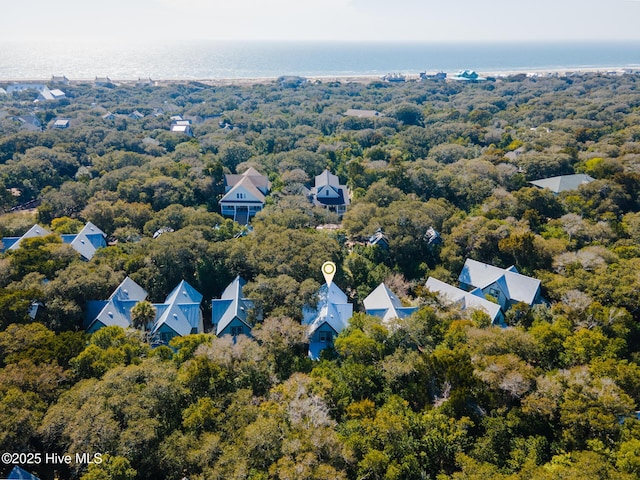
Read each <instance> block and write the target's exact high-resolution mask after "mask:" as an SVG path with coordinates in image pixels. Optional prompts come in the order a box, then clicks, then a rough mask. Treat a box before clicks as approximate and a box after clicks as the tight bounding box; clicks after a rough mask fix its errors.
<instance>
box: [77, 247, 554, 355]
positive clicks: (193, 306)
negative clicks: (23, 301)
mask: <svg viewBox="0 0 640 480" xmlns="http://www.w3.org/2000/svg"><path fill="white" fill-rule="evenodd" d="M245 283H246V282H245V280H243V279H242V278H240V277H236V278H235V279H234V280H233V281H232V282H231V283H230V284H229V285H228V286H227V288H225V290H224V291H223V292H222V295H221V296H220V298H219V299H213V300H212V301H211V307H212V308H211V310H212V313H211V324H212V329H211V332H212V333H214V334H215V335H216V336H224V335H231V336H233V337H237V336H239V335H246V336H251V331H252V328H253V325H254V322H255V319H256V317H257V315H256V312H255V305H254V303H253V301H251V300H250V299H248V298H246V297H245V296H244V294H243V292H242V289H243V287H244V285H245ZM459 285H460V286H459V287H455V286H453V285H448V284H446V283H444V282H441V281H440V280H437V279H435V278H431V277H430V278H429V279H428V280H427V283H426V287H427V288H428V289H429V290H430V291H431V292H433V293H436V294H438V296H439V297H440V299H441V301H442V302H443V303H445V304H453V305H455V306H457V307H459V308H460V309H461V310H480V311H482V312H485V313H486V314H487V315H489V317H490V318H491V322H492V324H493V325H500V326H504V312H506V311H507V310H508V309H509V308H511V307H512V306H513V305H515V304H516V303H520V302H523V303H525V304H527V305H535V304H537V303H544V302H545V300H544V299H543V298H542V296H541V294H540V281H539V280H537V279H535V278H531V277H527V276H525V275H521V274H519V273H518V272H517V270H516V269H515V268H514V267H510V268H507V269H502V268H499V267H495V266H493V265H488V264H485V263H482V262H478V261H475V260H471V259H468V260H467V262H466V263H465V266H464V268H463V269H462V272H461V273H460V276H459ZM489 296H490V297H491V298H492V299H494V300H495V301H490V300H488V298H487V297H489ZM316 298H317V302H316V305H315V306H314V307H310V306H307V307H305V308H304V309H303V311H302V324H303V325H304V326H306V328H307V336H308V339H309V356H310V357H311V358H312V359H317V358H319V357H320V353H321V352H322V351H323V350H324V349H326V348H328V347H330V346H331V345H332V344H333V341H334V339H335V337H337V336H338V335H339V334H340V332H342V331H343V330H344V329H345V328H347V327H348V326H349V321H350V320H351V317H352V316H353V304H352V303H350V302H349V299H348V297H347V295H346V294H345V293H344V292H343V291H342V290H341V289H340V288H339V287H338V285H336V284H335V283H333V282H330V283H325V284H324V285H322V286H321V287H320V289H319V290H318V291H317V292H316ZM146 299H147V292H146V291H145V290H144V289H143V288H142V287H141V286H140V285H138V284H137V283H135V282H134V281H133V280H131V278H129V277H127V278H126V279H125V280H124V281H123V282H122V283H121V284H120V285H119V286H118V288H116V290H115V291H114V292H113V294H112V295H111V296H110V297H109V299H108V300H104V301H94V302H90V303H89V305H88V308H87V317H86V321H85V328H86V330H87V332H89V333H93V332H95V331H96V330H98V329H100V328H103V327H106V326H112V325H117V326H120V327H123V328H128V327H132V326H133V320H132V316H131V311H132V309H133V307H134V306H135V305H136V304H137V303H138V302H142V301H145V300H146ZM201 302H202V295H201V294H200V293H198V292H197V291H196V290H195V289H194V288H193V287H192V286H191V285H189V284H188V283H187V282H185V281H182V282H180V284H179V285H178V286H176V287H175V288H174V289H173V291H172V292H171V293H170V294H169V295H168V296H167V298H166V299H165V301H164V302H163V303H159V304H154V305H153V306H154V307H155V318H154V319H153V320H152V321H149V323H148V324H147V325H146V326H145V330H146V331H148V332H149V333H150V338H151V340H152V343H153V344H154V345H163V344H167V343H168V342H169V341H170V340H171V339H172V338H173V337H176V336H185V335H189V334H194V333H204V332H205V327H204V321H203V317H202V309H201ZM363 304H364V308H365V312H366V313H367V314H368V315H372V316H375V317H379V318H381V319H382V322H383V323H385V324H389V323H390V322H391V321H392V320H394V319H402V318H405V317H408V316H409V315H411V314H413V313H414V312H416V310H417V309H418V307H417V306H407V305H405V304H403V302H402V301H401V300H400V298H398V296H397V295H396V294H395V293H394V292H392V291H391V290H390V289H389V287H387V285H385V284H384V283H381V284H380V285H379V286H378V287H377V288H376V289H374V290H373V291H372V292H371V293H370V294H369V295H368V296H367V297H366V298H365V299H364V301H363Z"/></svg>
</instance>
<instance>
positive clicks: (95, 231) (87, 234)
mask: <svg viewBox="0 0 640 480" xmlns="http://www.w3.org/2000/svg"><path fill="white" fill-rule="evenodd" d="M51 233H52V232H50V231H48V230H47V229H45V228H43V227H41V226H40V225H38V224H36V225H34V226H33V227H31V228H30V229H29V230H28V231H27V232H26V233H25V234H24V235H22V236H21V237H5V238H3V239H2V251H3V252H4V251H6V250H15V249H16V248H19V247H20V243H21V242H22V240H24V239H25V238H34V237H44V236H46V235H50V234H51ZM60 238H62V242H63V243H66V244H68V245H71V247H72V248H73V249H74V250H75V251H77V252H78V253H79V254H80V255H82V257H84V258H85V259H87V260H91V259H92V258H93V255H94V254H95V252H96V250H97V249H98V248H103V247H106V246H107V240H106V238H107V237H106V235H105V233H104V232H103V231H102V230H100V229H99V228H98V227H96V226H95V225H94V224H93V223H91V222H88V223H87V224H86V225H85V226H84V227H83V228H82V230H81V231H80V233H78V234H77V235H76V234H63V235H60Z"/></svg>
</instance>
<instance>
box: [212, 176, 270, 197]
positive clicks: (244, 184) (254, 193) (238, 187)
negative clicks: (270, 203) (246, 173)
mask: <svg viewBox="0 0 640 480" xmlns="http://www.w3.org/2000/svg"><path fill="white" fill-rule="evenodd" d="M238 193H244V194H245V195H246V196H247V197H246V198H243V199H238V197H237V194H238ZM239 202H241V203H251V202H253V203H256V202H258V203H262V204H264V202H265V197H264V194H263V193H262V192H261V191H260V190H258V188H257V187H256V186H255V185H254V184H253V182H252V181H251V179H250V178H249V177H243V178H242V179H241V180H240V181H239V182H238V183H236V184H235V185H234V186H233V188H232V189H231V190H229V191H228V192H227V193H226V194H225V196H224V197H222V199H221V200H220V203H239Z"/></svg>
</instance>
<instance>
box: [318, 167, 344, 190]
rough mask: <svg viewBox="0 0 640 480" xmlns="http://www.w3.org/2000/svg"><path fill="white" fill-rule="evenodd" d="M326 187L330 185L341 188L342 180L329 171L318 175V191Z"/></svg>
mask: <svg viewBox="0 0 640 480" xmlns="http://www.w3.org/2000/svg"><path fill="white" fill-rule="evenodd" d="M325 185H329V186H332V187H339V186H340V180H339V179H338V176H337V175H334V174H333V173H331V172H330V171H329V170H325V171H324V172H322V173H321V174H320V175H316V183H315V187H316V190H318V189H319V188H321V187H323V186H325Z"/></svg>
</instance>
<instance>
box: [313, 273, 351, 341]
mask: <svg viewBox="0 0 640 480" xmlns="http://www.w3.org/2000/svg"><path fill="white" fill-rule="evenodd" d="M317 295H318V305H317V307H316V309H315V310H310V309H305V312H304V313H305V318H304V319H303V321H302V323H303V325H308V326H309V329H308V335H309V336H311V335H313V333H314V332H315V331H316V330H317V329H318V328H319V327H320V326H322V325H323V324H325V323H326V324H328V325H329V326H330V327H331V328H332V329H333V330H334V331H335V332H336V333H340V332H341V331H342V330H344V329H345V328H347V327H348V326H349V319H351V317H352V316H353V304H351V303H348V298H347V296H346V295H345V294H344V292H343V291H342V290H340V288H339V287H338V286H337V285H336V284H335V283H333V282H331V286H327V284H326V283H325V284H324V285H323V286H321V287H320V289H319V290H318V293H317Z"/></svg>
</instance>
